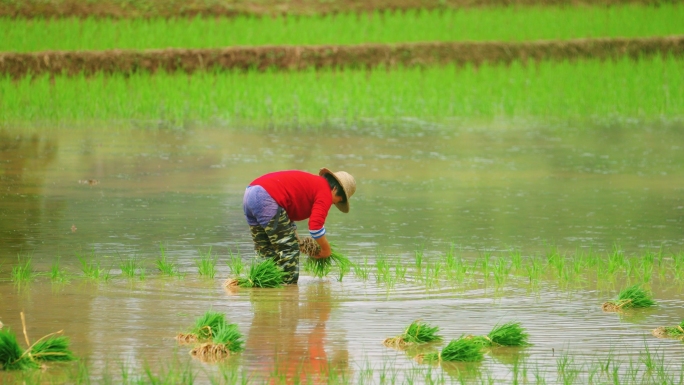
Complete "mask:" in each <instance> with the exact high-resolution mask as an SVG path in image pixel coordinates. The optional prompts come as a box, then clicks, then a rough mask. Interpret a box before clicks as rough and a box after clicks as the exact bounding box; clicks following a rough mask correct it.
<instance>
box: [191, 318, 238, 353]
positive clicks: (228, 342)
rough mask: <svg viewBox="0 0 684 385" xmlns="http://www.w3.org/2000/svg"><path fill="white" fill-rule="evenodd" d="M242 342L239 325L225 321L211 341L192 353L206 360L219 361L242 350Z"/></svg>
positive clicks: (196, 348)
mask: <svg viewBox="0 0 684 385" xmlns="http://www.w3.org/2000/svg"><path fill="white" fill-rule="evenodd" d="M242 344H243V341H242V333H240V331H239V330H238V327H237V325H236V324H225V323H224V324H222V325H220V326H219V327H218V329H217V330H216V333H215V334H214V335H213V336H212V338H211V341H210V342H206V343H203V344H201V345H199V346H197V347H195V348H194V349H192V350H191V351H190V354H191V355H192V356H193V357H196V358H199V359H200V360H202V361H205V362H217V361H220V360H222V359H224V358H226V357H228V356H230V354H232V353H238V352H240V351H242V349H243V347H242Z"/></svg>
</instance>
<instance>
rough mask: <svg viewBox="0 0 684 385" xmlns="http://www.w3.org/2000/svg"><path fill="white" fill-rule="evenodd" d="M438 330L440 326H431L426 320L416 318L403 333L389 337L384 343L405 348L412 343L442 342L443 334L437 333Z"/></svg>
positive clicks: (388, 345)
mask: <svg viewBox="0 0 684 385" xmlns="http://www.w3.org/2000/svg"><path fill="white" fill-rule="evenodd" d="M438 332H439V326H430V325H429V324H427V323H425V322H422V321H420V320H416V321H413V322H412V323H411V324H410V325H409V326H408V327H407V328H406V330H404V333H403V334H401V335H398V336H396V337H390V338H387V339H385V341H383V344H384V345H385V346H387V347H389V348H398V349H404V348H406V347H407V346H410V345H418V344H426V343H430V342H440V341H442V336H440V335H439V334H437V333H438Z"/></svg>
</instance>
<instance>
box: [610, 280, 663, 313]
mask: <svg viewBox="0 0 684 385" xmlns="http://www.w3.org/2000/svg"><path fill="white" fill-rule="evenodd" d="M653 305H655V301H654V300H653V296H652V294H651V293H649V292H648V291H646V290H644V289H642V288H641V286H640V285H638V284H637V285H633V286H630V287H628V288H626V289H624V290H622V291H620V293H619V294H618V297H617V299H616V300H614V301H608V302H606V303H604V304H603V306H602V308H603V311H607V312H618V311H621V310H624V309H637V308H645V307H650V306H653Z"/></svg>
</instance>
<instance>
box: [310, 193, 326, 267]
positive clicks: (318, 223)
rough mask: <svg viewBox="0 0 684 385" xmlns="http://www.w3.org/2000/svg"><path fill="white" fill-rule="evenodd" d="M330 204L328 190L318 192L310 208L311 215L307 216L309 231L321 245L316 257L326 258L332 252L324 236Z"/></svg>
mask: <svg viewBox="0 0 684 385" xmlns="http://www.w3.org/2000/svg"><path fill="white" fill-rule="evenodd" d="M330 206H332V195H331V194H330V190H322V191H320V192H318V194H316V199H315V201H314V203H313V207H312V208H311V217H309V233H310V234H311V237H312V238H313V239H315V240H316V243H318V245H319V246H320V247H321V251H320V252H319V253H318V255H317V256H316V258H327V257H329V256H330V254H332V250H330V243H328V239H327V237H326V236H325V219H326V218H327V216H328V211H329V210H330Z"/></svg>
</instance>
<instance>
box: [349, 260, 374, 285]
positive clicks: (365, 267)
mask: <svg viewBox="0 0 684 385" xmlns="http://www.w3.org/2000/svg"><path fill="white" fill-rule="evenodd" d="M353 269H354V275H356V276H357V277H358V278H360V279H362V280H364V281H367V280H368V279H369V278H370V271H371V267H370V266H369V264H368V258H367V257H364V258H363V263H356V264H354V265H353Z"/></svg>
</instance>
